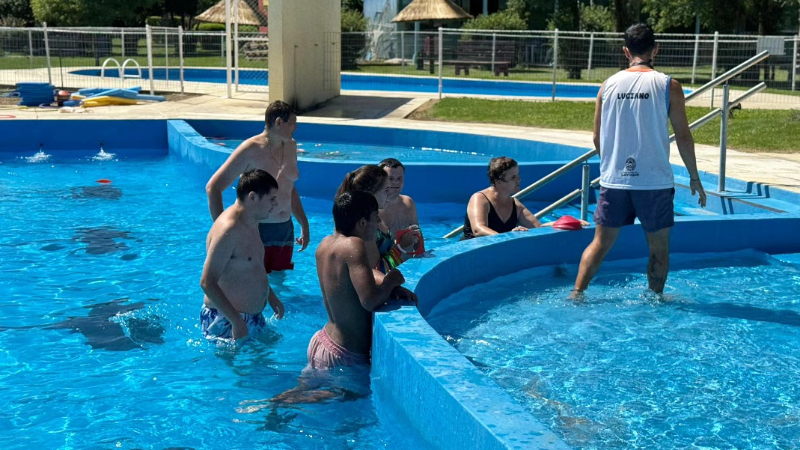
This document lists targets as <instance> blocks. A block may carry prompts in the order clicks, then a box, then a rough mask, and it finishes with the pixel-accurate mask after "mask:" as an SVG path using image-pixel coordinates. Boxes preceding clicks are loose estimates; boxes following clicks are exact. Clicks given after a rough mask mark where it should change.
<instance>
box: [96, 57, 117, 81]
mask: <svg viewBox="0 0 800 450" xmlns="http://www.w3.org/2000/svg"><path fill="white" fill-rule="evenodd" d="M110 61H114V64H116V65H117V72H119V77H120V78H122V67H121V66H120V65H119V61H117V60H116V59H114V58H106V60H105V61H103V67H101V68H100V78H101V79H103V78H105V77H106V65H108V63H109V62H110Z"/></svg>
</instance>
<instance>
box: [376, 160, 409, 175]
mask: <svg viewBox="0 0 800 450" xmlns="http://www.w3.org/2000/svg"><path fill="white" fill-rule="evenodd" d="M378 167H380V168H381V169H383V168H386V167H388V168H390V169H397V168H398V167H399V168H401V169H403V172H405V170H406V166H404V165H403V163H401V162H400V161H399V160H397V159H394V158H386V159H384V160H383V161H381V162H379V163H378Z"/></svg>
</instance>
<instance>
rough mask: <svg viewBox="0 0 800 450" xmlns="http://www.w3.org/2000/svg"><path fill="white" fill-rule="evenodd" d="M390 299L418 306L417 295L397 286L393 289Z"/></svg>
mask: <svg viewBox="0 0 800 450" xmlns="http://www.w3.org/2000/svg"><path fill="white" fill-rule="evenodd" d="M392 299H394V300H403V301H408V302H414V305H416V306H419V298H417V294H415V293H414V292H412V291H411V290H409V289H406V288H404V287H403V286H397V287H396V288H394V290H393V291H392Z"/></svg>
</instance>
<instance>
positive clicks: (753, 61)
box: [686, 50, 769, 102]
mask: <svg viewBox="0 0 800 450" xmlns="http://www.w3.org/2000/svg"><path fill="white" fill-rule="evenodd" d="M767 58H769V52H768V51H767V50H764V51H763V52H761V53H759V54H757V55H755V56H753V57H752V58H750V59H748V60H747V61H745V62H743V63H741V64H739V65H738V66H736V67H734V68H733V69H731V70H729V71H727V72H725V73H723V74H722V75H720V76H718V77H716V78H714V79H712V80H711V81H709V82H708V83H706V84H704V85H703V86H701V87H699V88H697V89H695V90H694V91H692V93H691V94H689V95H687V96H686V101H687V102H688V101H689V100H691V99H693V98H695V97H697V96H698V95H700V94H703V93H704V92H706V91H708V90H709V89H713V88H715V87H717V86H719V85H720V84H723V83H725V82H727V81H728V80H730V79H731V78H734V77H736V76H737V75H739V74H740V73H742V72H744V71H745V70H747V69H749V68H750V67H751V66H754V65H756V64H758V63H760V62H761V61H763V60H765V59H767ZM712 98H713V95H712Z"/></svg>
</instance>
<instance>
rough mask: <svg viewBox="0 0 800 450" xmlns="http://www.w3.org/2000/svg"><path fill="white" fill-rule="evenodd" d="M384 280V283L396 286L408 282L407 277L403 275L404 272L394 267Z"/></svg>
mask: <svg viewBox="0 0 800 450" xmlns="http://www.w3.org/2000/svg"><path fill="white" fill-rule="evenodd" d="M383 282H384V283H389V284H393V285H395V286H400V285H401V284H403V283H405V282H406V278H405V277H404V276H403V274H402V273H401V272H400V271H399V270H397V269H392V270H390V271H389V273H387V274H386V276H385V277H384V278H383Z"/></svg>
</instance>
